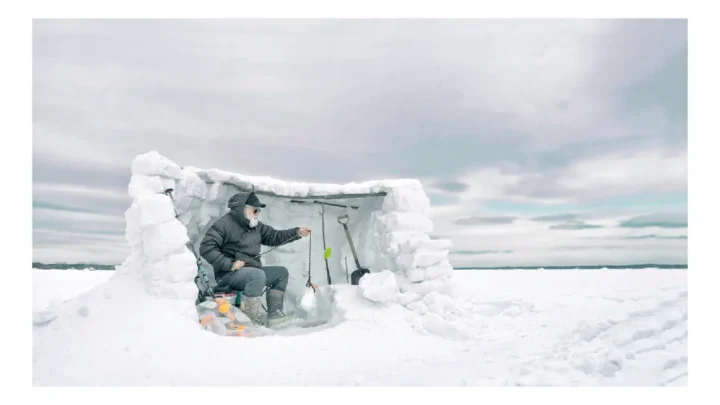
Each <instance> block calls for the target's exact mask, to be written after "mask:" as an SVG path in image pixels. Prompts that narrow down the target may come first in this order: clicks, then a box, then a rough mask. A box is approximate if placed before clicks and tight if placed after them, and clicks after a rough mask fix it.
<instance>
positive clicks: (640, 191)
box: [33, 20, 687, 266]
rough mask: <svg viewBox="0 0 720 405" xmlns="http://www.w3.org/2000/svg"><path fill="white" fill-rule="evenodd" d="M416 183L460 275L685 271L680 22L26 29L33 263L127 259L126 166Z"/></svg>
mask: <svg viewBox="0 0 720 405" xmlns="http://www.w3.org/2000/svg"><path fill="white" fill-rule="evenodd" d="M150 150H157V151H158V152H159V153H161V154H162V155H165V156H167V157H168V158H170V159H172V160H173V161H175V162H177V163H178V164H180V165H192V166H196V167H202V168H221V169H224V170H228V171H232V172H238V173H243V174H251V175H254V174H257V175H267V176H272V177H277V178H280V179H284V180H293V181H309V182H331V183H345V182H351V181H363V180H371V179H382V178H407V177H412V178H418V179H420V180H421V181H422V182H423V185H424V187H425V190H426V192H427V193H428V195H429V196H430V198H431V202H432V204H433V220H434V221H435V231H434V232H433V236H434V237H447V238H450V239H452V240H453V242H454V247H453V252H452V255H451V260H452V263H453V264H454V265H455V266H506V265H575V264H578V265H579V264H631V263H648V262H654V263H686V262H687V23H686V22H685V21H684V20H597V21H595V20H444V21H443V20H436V21H430V20H416V21H413V20H324V21H323V20H205V21H190V20H183V21H180V20H177V21H172V20H163V21H151V20H135V21H132V20H125V21H123V20H85V21H80V20H78V21H70V20H65V21H63V20H56V21H49V20H48V21H41V20H35V21H34V23H33V216H34V218H33V238H34V240H33V260H34V261H43V262H61V261H64V262H95V263H113V264H118V263H120V262H122V260H123V259H124V258H125V257H127V255H128V254H129V252H130V249H129V248H128V247H127V242H126V240H125V238H124V227H125V223H124V216H123V213H124V211H125V210H126V209H127V207H128V206H129V204H130V202H131V200H130V198H129V197H128V196H127V185H128V182H129V180H130V163H131V162H132V159H133V158H134V157H135V156H136V155H138V154H140V153H145V152H147V151H150Z"/></svg>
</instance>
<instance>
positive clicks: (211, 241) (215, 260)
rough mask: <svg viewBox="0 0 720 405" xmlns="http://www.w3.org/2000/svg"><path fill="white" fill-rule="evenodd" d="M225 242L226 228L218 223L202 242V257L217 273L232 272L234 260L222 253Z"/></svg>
mask: <svg viewBox="0 0 720 405" xmlns="http://www.w3.org/2000/svg"><path fill="white" fill-rule="evenodd" d="M224 240H225V227H224V225H223V224H222V223H218V222H216V223H215V224H214V225H213V226H212V227H211V228H210V229H209V230H208V231H207V233H206V234H205V237H204V238H203V240H202V242H200V255H201V256H202V257H204V258H205V260H207V261H208V263H210V264H211V265H212V266H213V269H214V270H215V273H218V272H221V271H231V270H232V266H233V259H232V258H231V257H227V256H225V255H224V254H223V253H222V251H220V247H222V245H223V242H224Z"/></svg>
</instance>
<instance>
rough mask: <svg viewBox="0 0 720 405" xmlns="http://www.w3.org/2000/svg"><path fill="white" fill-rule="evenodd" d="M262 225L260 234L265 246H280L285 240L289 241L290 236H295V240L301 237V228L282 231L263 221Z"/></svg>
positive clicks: (260, 225) (261, 241)
mask: <svg viewBox="0 0 720 405" xmlns="http://www.w3.org/2000/svg"><path fill="white" fill-rule="evenodd" d="M258 226H259V227H260V235H261V237H262V238H261V240H260V243H262V244H263V245H265V246H279V245H282V244H283V243H285V242H288V240H289V239H290V238H292V237H293V236H295V240H297V239H300V228H299V227H295V228H291V229H286V230H282V231H277V230H275V229H274V228H273V227H272V226H270V225H265V224H263V223H262V222H261V223H260V224H259V225H258Z"/></svg>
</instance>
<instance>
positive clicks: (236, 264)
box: [230, 260, 245, 271]
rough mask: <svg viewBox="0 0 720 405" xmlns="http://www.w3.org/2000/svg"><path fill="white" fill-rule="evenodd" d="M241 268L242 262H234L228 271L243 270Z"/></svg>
mask: <svg viewBox="0 0 720 405" xmlns="http://www.w3.org/2000/svg"><path fill="white" fill-rule="evenodd" d="M243 266H245V262H244V261H242V260H236V261H235V263H233V266H232V269H230V271H236V270H240V269H241V268H243Z"/></svg>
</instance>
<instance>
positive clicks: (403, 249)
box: [118, 151, 453, 316]
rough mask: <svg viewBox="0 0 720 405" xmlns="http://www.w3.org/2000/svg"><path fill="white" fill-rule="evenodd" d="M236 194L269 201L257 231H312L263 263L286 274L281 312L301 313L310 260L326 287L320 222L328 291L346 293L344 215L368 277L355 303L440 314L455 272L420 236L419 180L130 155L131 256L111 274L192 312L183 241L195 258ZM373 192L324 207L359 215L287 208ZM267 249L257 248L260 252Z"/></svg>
mask: <svg viewBox="0 0 720 405" xmlns="http://www.w3.org/2000/svg"><path fill="white" fill-rule="evenodd" d="M167 189H173V190H174V191H173V192H172V197H173V198H172V199H171V198H170V197H169V196H168V195H166V194H165V191H166V190H167ZM241 189H253V190H255V191H256V192H266V193H272V194H274V195H277V196H268V195H263V194H261V193H259V194H258V197H259V198H260V200H261V201H262V202H263V203H265V204H267V207H266V208H265V209H264V210H263V211H262V213H261V214H260V221H262V222H264V223H265V224H267V225H270V226H272V227H273V228H275V229H278V230H281V229H288V228H292V227H296V226H307V227H310V228H311V229H312V241H310V240H309V238H303V239H301V240H298V241H296V242H292V243H290V244H288V245H285V246H282V247H280V248H277V249H275V250H273V251H272V252H270V253H268V254H266V255H264V256H263V257H262V260H263V264H264V265H266V266H267V265H282V266H285V267H287V268H288V270H289V273H290V280H289V283H288V291H287V294H286V309H288V310H292V309H294V308H295V307H296V306H298V305H299V302H300V298H301V296H302V294H303V293H304V291H305V283H306V281H307V277H308V261H310V262H311V265H312V268H311V276H312V281H313V282H314V283H316V284H318V285H320V286H326V285H328V280H327V273H326V268H325V262H324V260H323V251H324V248H323V239H322V234H323V233H322V227H323V217H324V227H325V241H326V246H327V247H330V248H332V250H333V253H332V256H331V257H330V259H329V263H328V267H329V269H330V277H331V281H332V285H333V286H335V285H341V284H349V274H350V273H351V272H352V271H354V270H355V269H356V264H355V260H354V259H353V255H352V252H351V250H350V246H349V244H348V242H347V238H346V235H345V231H344V228H343V227H342V225H341V224H340V223H339V222H338V216H340V215H344V214H347V215H348V216H349V222H348V227H349V229H350V233H351V237H352V239H353V242H354V244H355V248H356V251H357V253H358V258H359V261H360V265H361V266H363V267H366V268H368V269H369V270H370V271H371V274H370V275H367V276H365V277H363V279H362V280H361V284H360V286H359V287H358V291H359V293H360V294H362V295H363V296H364V297H365V298H366V299H368V300H370V301H374V302H380V303H397V304H399V305H402V306H405V307H407V309H409V310H411V311H414V312H415V313H416V314H418V315H426V314H427V313H428V312H434V313H435V314H436V315H441V316H442V314H443V312H447V308H448V305H439V304H437V303H438V302H446V301H447V300H449V299H450V298H449V297H450V296H451V295H452V293H453V283H452V272H453V269H452V266H451V265H450V262H449V260H448V254H449V249H450V247H451V242H450V241H449V240H431V239H430V237H429V235H428V233H429V232H431V231H432V230H433V223H432V221H431V220H430V218H429V214H430V201H429V199H428V197H427V196H426V195H425V193H424V191H423V188H422V185H421V183H420V182H419V181H417V180H380V181H369V182H366V183H360V184H356V183H350V184H345V185H335V184H309V183H296V182H285V181H281V180H277V179H272V178H268V177H253V176H244V175H240V174H235V173H229V172H225V171H221V170H215V169H214V170H203V169H198V168H194V167H189V166H187V167H180V166H179V165H177V164H175V163H174V162H172V161H170V160H169V159H167V158H165V157H163V156H161V155H160V154H158V153H157V152H156V151H151V152H149V153H146V154H143V155H139V156H137V157H136V158H135V160H134V161H133V163H132V177H131V179H130V184H129V186H128V192H129V194H130V196H131V197H132V198H133V200H134V201H133V204H132V205H131V207H130V208H129V209H128V210H127V212H126V213H125V217H126V222H127V229H126V237H127V240H128V243H129V244H130V246H131V247H132V254H131V256H130V257H129V258H128V260H127V261H126V263H124V265H123V266H121V267H120V268H119V269H118V270H119V271H120V270H122V271H137V272H139V274H138V276H139V277H141V279H142V280H143V283H144V285H145V287H146V289H147V292H148V293H149V294H151V295H154V296H156V297H158V298H163V299H170V300H178V301H180V302H183V303H187V304H189V305H194V301H195V298H196V297H197V287H196V285H195V282H194V279H195V276H196V275H197V266H196V261H195V254H194V253H193V252H191V251H190V250H189V249H188V247H187V242H191V245H192V246H193V247H194V249H195V253H197V252H198V249H199V245H200V242H201V240H202V238H203V236H204V235H205V232H206V231H207V230H208V229H209V228H210V226H212V224H213V223H214V221H216V220H217V219H218V218H220V217H221V216H222V215H224V214H226V213H227V212H228V211H229V209H228V207H227V202H228V200H229V199H230V197H232V196H233V195H234V194H235V193H237V192H239V191H240V190H241ZM377 193H385V194H384V195H380V196H370V197H361V198H346V199H333V200H322V201H326V202H329V203H333V204H340V205H348V206H355V207H357V209H353V208H341V207H334V206H325V207H324V215H323V213H322V211H323V206H322V205H319V204H315V203H313V201H312V200H298V201H301V202H293V201H292V198H303V197H307V196H318V197H321V196H328V195H348V194H377ZM310 243H312V249H311V251H309V248H310ZM268 249H269V247H265V246H263V248H262V252H265V251H266V250H268ZM202 263H203V264H204V267H205V269H206V270H207V271H208V273H209V277H210V278H211V280H212V281H211V283H213V285H214V280H213V273H212V267H211V266H210V265H209V264H208V263H207V262H206V261H205V260H204V259H202ZM346 263H347V268H346ZM438 296H444V297H446V298H447V300H445V299H441V298H438ZM425 301H427V302H425Z"/></svg>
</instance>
